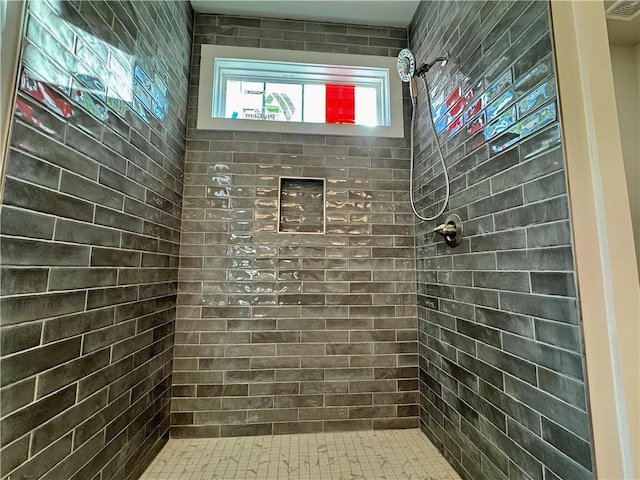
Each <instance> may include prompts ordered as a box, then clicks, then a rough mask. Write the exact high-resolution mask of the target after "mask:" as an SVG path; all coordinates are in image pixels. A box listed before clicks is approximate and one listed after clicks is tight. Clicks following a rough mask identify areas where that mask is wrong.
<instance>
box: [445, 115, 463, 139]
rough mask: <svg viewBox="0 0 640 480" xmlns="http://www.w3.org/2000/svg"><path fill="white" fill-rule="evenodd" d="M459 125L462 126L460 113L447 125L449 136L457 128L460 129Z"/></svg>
mask: <svg viewBox="0 0 640 480" xmlns="http://www.w3.org/2000/svg"><path fill="white" fill-rule="evenodd" d="M460 127H462V115H460V116H459V117H458V118H456V119H455V120H454V121H453V122H451V124H450V125H449V127H447V128H448V130H449V136H451V135H453V134H454V133H456V132H457V131H458V130H460Z"/></svg>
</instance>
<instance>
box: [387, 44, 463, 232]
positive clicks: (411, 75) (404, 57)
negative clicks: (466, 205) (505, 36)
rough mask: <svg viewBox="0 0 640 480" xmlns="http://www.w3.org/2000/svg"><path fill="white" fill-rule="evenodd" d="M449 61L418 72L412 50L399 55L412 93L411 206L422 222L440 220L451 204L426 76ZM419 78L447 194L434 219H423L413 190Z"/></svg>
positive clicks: (426, 65)
mask: <svg viewBox="0 0 640 480" xmlns="http://www.w3.org/2000/svg"><path fill="white" fill-rule="evenodd" d="M448 61H449V53H447V54H446V55H444V56H441V57H437V58H435V59H433V60H432V61H431V62H429V63H424V64H422V65H421V66H420V67H419V68H418V70H416V59H415V57H414V56H413V53H411V50H409V49H408V48H404V49H402V50H401V51H400V53H399V54H398V63H397V69H398V75H399V76H400V79H401V80H402V81H403V82H408V83H409V91H410V93H411V154H410V155H411V164H410V171H409V172H410V173H409V203H410V204H411V210H413V214H414V215H415V216H416V217H417V218H418V219H420V220H422V221H431V220H435V219H436V218H438V217H439V216H440V215H442V214H443V213H444V211H445V210H446V208H447V204H448V203H449V196H450V194H451V187H450V186H449V173H448V172H447V165H446V163H445V161H444V154H443V153H442V146H441V145H440V139H439V138H438V133H437V132H436V125H435V122H434V120H433V113H432V112H433V109H432V108H431V92H430V91H429V90H430V89H429V82H428V81H427V76H426V75H425V74H426V73H427V72H428V71H429V69H430V68H431V67H433V66H434V65H435V64H437V63H438V62H440V65H441V66H442V67H444V66H445V65H446V64H447V62H448ZM416 76H419V77H420V78H422V82H423V83H424V88H425V90H426V92H425V93H426V98H427V111H428V112H429V119H430V120H431V122H430V123H431V130H432V131H433V135H434V139H435V144H436V148H437V150H438V155H439V156H440V161H441V162H442V169H443V174H444V185H445V194H444V202H443V203H442V207H440V210H439V211H438V213H436V214H435V215H434V216H432V217H423V216H422V215H420V214H419V213H418V210H417V209H416V204H415V201H414V198H413V195H414V188H413V175H414V163H415V155H414V138H413V137H414V133H413V130H414V127H415V123H416V105H417V103H418V85H417V83H416V79H415V77H416Z"/></svg>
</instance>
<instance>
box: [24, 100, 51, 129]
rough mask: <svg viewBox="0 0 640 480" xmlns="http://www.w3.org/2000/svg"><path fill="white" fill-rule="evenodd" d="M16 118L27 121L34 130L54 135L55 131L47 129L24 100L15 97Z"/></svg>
mask: <svg viewBox="0 0 640 480" xmlns="http://www.w3.org/2000/svg"><path fill="white" fill-rule="evenodd" d="M15 112H16V116H18V117H20V118H21V119H22V120H24V121H27V122H29V123H31V124H32V125H34V126H35V127H36V128H38V129H40V130H42V131H43V132H45V133H47V134H49V135H55V134H56V132H55V130H53V129H51V128H49V127H47V126H46V125H45V124H44V123H43V122H42V120H40V119H39V118H38V117H37V116H36V111H35V109H34V108H33V107H31V106H30V105H28V104H27V103H26V102H25V101H24V100H22V99H21V98H20V97H16V110H15Z"/></svg>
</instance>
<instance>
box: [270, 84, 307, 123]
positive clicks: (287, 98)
mask: <svg viewBox="0 0 640 480" xmlns="http://www.w3.org/2000/svg"><path fill="white" fill-rule="evenodd" d="M264 119H265V120H275V121H280V122H301V121H302V85H295V84H291V83H267V84H266V91H265V100H264Z"/></svg>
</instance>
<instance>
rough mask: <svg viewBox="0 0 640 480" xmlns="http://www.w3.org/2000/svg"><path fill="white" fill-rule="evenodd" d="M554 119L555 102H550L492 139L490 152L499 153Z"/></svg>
mask: <svg viewBox="0 0 640 480" xmlns="http://www.w3.org/2000/svg"><path fill="white" fill-rule="evenodd" d="M555 119H556V104H555V102H552V103H550V104H548V105H545V106H544V107H542V108H540V109H539V110H538V111H536V112H534V113H533V114H531V115H529V116H528V117H527V118H525V119H524V120H521V121H520V122H518V123H517V124H516V125H514V126H513V127H511V128H509V129H508V130H507V131H506V132H505V133H503V134H502V135H501V136H500V137H498V138H497V139H495V140H493V141H492V142H491V143H490V149H491V152H492V153H499V152H502V151H503V150H505V149H507V148H509V147H510V146H511V145H513V144H514V143H516V142H517V141H518V140H520V139H522V138H524V137H526V136H528V135H531V134H532V133H534V132H536V131H537V130H540V129H541V128H542V127H544V126H545V125H548V124H549V123H551V122H553V121H554V120H555Z"/></svg>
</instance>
